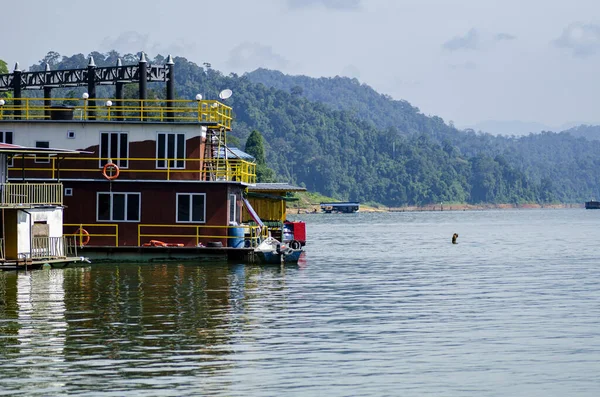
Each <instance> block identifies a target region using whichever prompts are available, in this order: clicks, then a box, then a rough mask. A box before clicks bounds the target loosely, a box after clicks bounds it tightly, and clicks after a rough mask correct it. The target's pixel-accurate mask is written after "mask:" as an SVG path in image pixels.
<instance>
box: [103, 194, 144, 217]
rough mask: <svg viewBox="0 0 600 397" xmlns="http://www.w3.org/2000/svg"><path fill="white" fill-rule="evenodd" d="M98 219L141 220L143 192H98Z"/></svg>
mask: <svg viewBox="0 0 600 397" xmlns="http://www.w3.org/2000/svg"><path fill="white" fill-rule="evenodd" d="M97 202H98V205H97V214H96V219H97V220H98V221H121V222H139V221H140V209H141V205H140V202H141V193H100V192H99V193H98V200H97Z"/></svg>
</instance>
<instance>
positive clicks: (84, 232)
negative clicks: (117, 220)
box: [63, 223, 119, 247]
mask: <svg viewBox="0 0 600 397" xmlns="http://www.w3.org/2000/svg"><path fill="white" fill-rule="evenodd" d="M73 228H77V230H73ZM96 228H114V232H112V233H108V232H107V233H95V230H96ZM65 230H68V231H72V233H64V231H65ZM90 231H91V232H90ZM63 235H64V236H74V237H75V238H76V239H77V242H78V243H79V246H80V247H82V246H84V245H86V244H88V243H92V245H94V244H93V241H94V237H114V238H115V247H118V246H119V225H117V224H114V223H65V224H63Z"/></svg>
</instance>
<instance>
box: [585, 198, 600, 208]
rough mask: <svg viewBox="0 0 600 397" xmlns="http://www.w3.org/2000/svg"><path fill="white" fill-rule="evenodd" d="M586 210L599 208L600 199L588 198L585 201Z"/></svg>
mask: <svg viewBox="0 0 600 397" xmlns="http://www.w3.org/2000/svg"><path fill="white" fill-rule="evenodd" d="M585 209H586V210H598V209H600V201H596V200H590V201H586V202H585Z"/></svg>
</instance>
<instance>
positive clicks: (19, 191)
mask: <svg viewBox="0 0 600 397" xmlns="http://www.w3.org/2000/svg"><path fill="white" fill-rule="evenodd" d="M0 189H2V195H1V196H2V203H0V204H1V205H3V206H16V205H32V204H38V205H42V204H47V205H62V204H63V185H62V183H3V184H0Z"/></svg>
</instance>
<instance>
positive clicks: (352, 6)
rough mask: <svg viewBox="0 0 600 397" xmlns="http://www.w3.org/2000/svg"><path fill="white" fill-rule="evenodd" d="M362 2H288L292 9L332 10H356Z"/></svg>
mask: <svg viewBox="0 0 600 397" xmlns="http://www.w3.org/2000/svg"><path fill="white" fill-rule="evenodd" d="M361 1H362V0H287V3H288V6H289V7H290V8H306V7H313V6H321V7H325V8H327V9H331V10H356V9H359V8H361Z"/></svg>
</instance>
